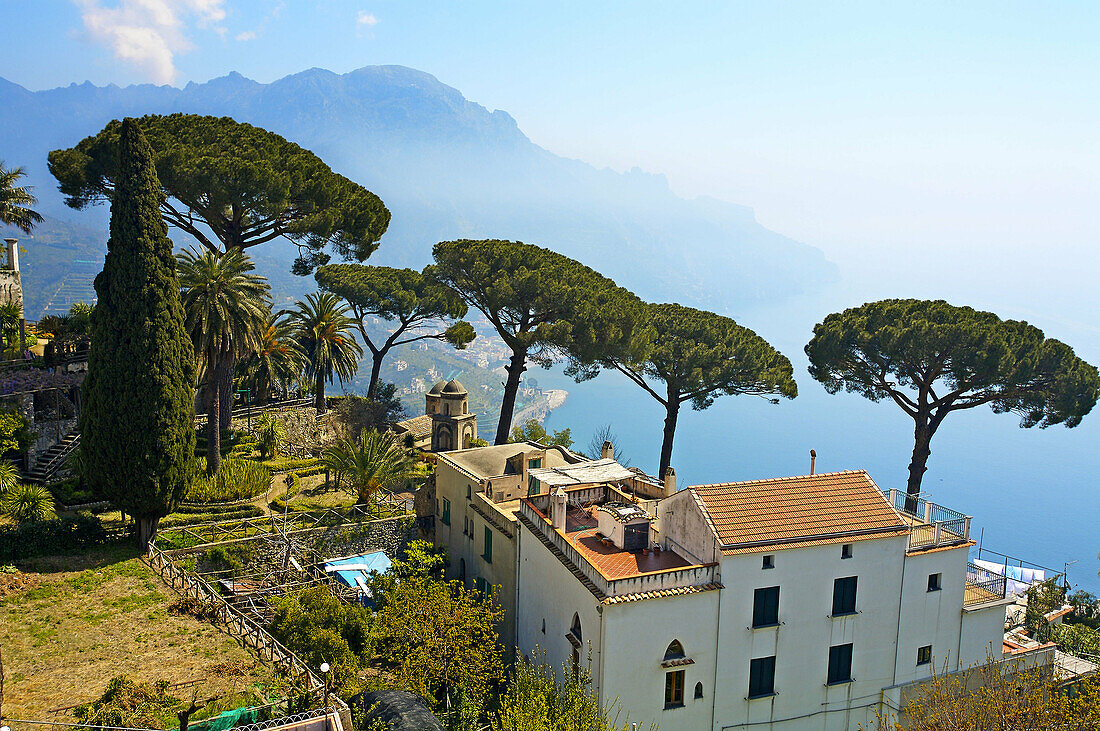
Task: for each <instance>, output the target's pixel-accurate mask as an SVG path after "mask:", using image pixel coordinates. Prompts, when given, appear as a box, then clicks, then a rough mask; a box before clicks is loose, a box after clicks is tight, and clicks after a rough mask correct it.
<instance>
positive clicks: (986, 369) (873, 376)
mask: <svg viewBox="0 0 1100 731" xmlns="http://www.w3.org/2000/svg"><path fill="white" fill-rule="evenodd" d="M806 355H808V356H809V358H810V375H811V376H813V377H814V378H815V379H817V380H818V381H820V382H821V383H822V384H823V385H824V386H825V390H827V391H828V392H829V393H837V392H838V391H841V390H844V391H849V392H851V393H858V394H860V395H861V396H864V397H865V398H868V399H870V400H872V401H879V400H881V399H882V398H884V397H885V398H889V399H890V400H892V401H893V402H894V403H895V404H897V405H898V406H899V407H900V408H901V409H902V411H904V412H905V413H906V414H908V415H909V416H910V417H912V418H913V420H914V421H915V423H916V431H915V436H916V445H915V448H914V452H913V461H912V463H911V464H910V476H909V484H908V491H909V492H910V493H911V494H913V493H917V492H919V491H920V481H921V477H922V476H923V474H924V471H925V469H926V467H925V464H926V462H927V459H928V455H929V453H930V450H929V448H928V442H929V440H930V439H931V438H932V436H933V435H934V434H935V432H936V429H938V428H939V426H940V423H941V422H942V421H943V419H944V417H946V416H947V414H949V413H951V412H952V411H958V410H960V409H971V408H975V407H978V406H983V405H986V404H988V405H989V406H990V407H991V408H992V409H993V411H994V412H996V413H1005V412H1012V413H1015V414H1018V415H1019V416H1020V426H1021V427H1025V428H1026V427H1033V426H1040V427H1044V428H1045V427H1048V426H1053V425H1054V424H1065V425H1066V426H1067V427H1074V426H1077V425H1078V424H1080V423H1081V419H1082V418H1084V416H1085V415H1086V414H1088V413H1089V411H1091V410H1092V407H1093V406H1095V405H1096V399H1097V396H1098V395H1100V376H1098V374H1097V370H1096V368H1095V367H1094V366H1092V365H1089V364H1088V363H1086V362H1085V361H1083V360H1081V359H1080V358H1078V357H1077V356H1076V355H1074V353H1073V349H1072V348H1070V347H1069V346H1068V345H1066V344H1065V343H1062V342H1060V341H1058V340H1055V339H1053V338H1048V337H1046V336H1045V335H1043V331H1042V330H1040V329H1039V328H1037V327H1034V326H1032V325H1029V324H1027V323H1026V322H1019V321H1016V320H1002V319H1001V318H999V317H998V316H997V315H995V314H993V313H992V312H981V311H978V310H974V309H972V308H970V307H956V306H954V305H950V304H948V303H947V302H944V301H942V300H935V301H929V300H916V299H890V300H882V301H881V302H870V303H868V304H865V305H862V306H860V307H853V308H851V309H847V310H844V311H843V312H839V313H833V314H831V315H829V316H828V317H826V318H825V320H824V321H823V322H821V323H820V324H818V325H817V326H815V327H814V336H813V339H812V340H810V342H809V343H808V344H807V345H806Z"/></svg>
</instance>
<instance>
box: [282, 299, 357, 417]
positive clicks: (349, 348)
mask: <svg viewBox="0 0 1100 731" xmlns="http://www.w3.org/2000/svg"><path fill="white" fill-rule="evenodd" d="M297 307H298V309H297V310H296V311H294V312H291V313H290V317H291V319H292V320H293V321H294V324H295V325H296V329H297V340H298V344H299V345H301V346H302V350H303V351H304V352H305V355H306V368H305V373H306V375H307V376H310V377H312V378H313V379H314V380H315V381H316V390H315V397H314V398H315V403H316V405H317V413H318V414H323V413H325V384H326V383H332V379H333V378H334V377H338V378H339V379H340V382H341V383H345V382H347V381H350V380H351V378H352V377H353V376H354V375H355V371H357V370H359V358H360V357H361V356H362V355H363V348H362V347H360V346H359V343H357V342H355V335H354V328H355V320H353V319H351V318H350V317H347V314H346V313H347V311H348V309H349V308H348V306H347V305H345V304H343V303H342V302H341V301H340V298H339V297H337V296H336V295H334V294H332V293H330V292H316V293H314V294H307V295H306V301H305V302H302V301H301V300H299V301H298V302H297Z"/></svg>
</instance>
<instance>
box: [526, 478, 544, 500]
mask: <svg viewBox="0 0 1100 731" xmlns="http://www.w3.org/2000/svg"><path fill="white" fill-rule="evenodd" d="M541 489H542V483H541V482H539V481H538V478H536V477H535V476H534V475H527V494H528V495H538V494H539V490H541Z"/></svg>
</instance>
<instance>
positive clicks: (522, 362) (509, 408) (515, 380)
mask: <svg viewBox="0 0 1100 731" xmlns="http://www.w3.org/2000/svg"><path fill="white" fill-rule="evenodd" d="M504 370H506V371H508V381H507V382H506V383H505V384H504V400H503V401H502V402H501V404H500V420H499V421H498V422H497V436H496V439H495V440H494V441H493V444H507V443H508V436H509V433H510V432H511V431H512V412H514V411H515V410H516V394H517V393H519V381H520V378H522V377H523V372H524V371H525V370H527V351H526V350H525V351H523V352H515V351H513V353H512V359H511V361H510V362H509V363H508V365H506V366H504Z"/></svg>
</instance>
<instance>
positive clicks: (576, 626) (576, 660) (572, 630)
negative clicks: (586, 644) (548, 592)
mask: <svg viewBox="0 0 1100 731" xmlns="http://www.w3.org/2000/svg"><path fill="white" fill-rule="evenodd" d="M565 638H566V639H567V640H569V644H570V645H572V646H573V652H572V653H570V657H569V667H570V669H571V670H572V671H573V677H576V676H577V674H578V673H579V672H580V667H581V641H582V635H581V618H580V615H578V614H577V613H576V612H573V622H572V623H571V624H570V625H569V634H567V635H566V636H565Z"/></svg>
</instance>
